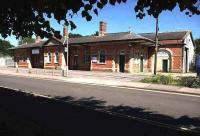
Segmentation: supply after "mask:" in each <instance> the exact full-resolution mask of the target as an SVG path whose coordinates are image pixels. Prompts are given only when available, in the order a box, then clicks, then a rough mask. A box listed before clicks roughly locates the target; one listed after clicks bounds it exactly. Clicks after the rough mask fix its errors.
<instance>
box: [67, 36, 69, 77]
mask: <svg viewBox="0 0 200 136" xmlns="http://www.w3.org/2000/svg"><path fill="white" fill-rule="evenodd" d="M66 42H67V45H66V46H67V47H66V48H67V49H66V50H67V52H66V53H67V54H66V55H67V63H66V70H67V71H66V72H67V73H66V76H67V77H68V75H69V36H68V33H67V39H66Z"/></svg>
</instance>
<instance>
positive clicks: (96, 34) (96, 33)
mask: <svg viewBox="0 0 200 136" xmlns="http://www.w3.org/2000/svg"><path fill="white" fill-rule="evenodd" d="M98 35H99V32H98V31H96V32H95V33H94V34H91V36H98Z"/></svg>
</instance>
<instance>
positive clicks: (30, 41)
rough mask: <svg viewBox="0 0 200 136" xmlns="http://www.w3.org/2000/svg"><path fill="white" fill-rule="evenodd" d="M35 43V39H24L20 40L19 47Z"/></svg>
mask: <svg viewBox="0 0 200 136" xmlns="http://www.w3.org/2000/svg"><path fill="white" fill-rule="evenodd" d="M34 42H35V39H33V38H31V37H24V38H20V40H19V42H18V45H21V44H25V43H34Z"/></svg>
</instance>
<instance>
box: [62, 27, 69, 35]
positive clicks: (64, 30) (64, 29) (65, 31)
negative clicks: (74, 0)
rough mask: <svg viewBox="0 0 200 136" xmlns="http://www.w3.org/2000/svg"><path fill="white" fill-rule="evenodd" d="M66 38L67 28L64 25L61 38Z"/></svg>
mask: <svg viewBox="0 0 200 136" xmlns="http://www.w3.org/2000/svg"><path fill="white" fill-rule="evenodd" d="M67 36H68V27H67V26H66V25H64V27H63V37H67Z"/></svg>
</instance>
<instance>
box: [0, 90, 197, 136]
mask: <svg viewBox="0 0 200 136" xmlns="http://www.w3.org/2000/svg"><path fill="white" fill-rule="evenodd" d="M56 99H59V100H62V101H58V100H53V99H46V98H42V97H35V96H33V95H29V94H25V93H22V92H15V91H12V90H8V89H3V88H0V136H27V135H28V136H67V135H70V136H71V135H72V136H74V135H83V136H90V135H91V136H97V135H100V136H105V135H109V136H113V135H120V136H129V135H131V136H133V135H136V136H195V135H198V134H197V133H186V132H181V131H176V130H174V129H169V128H165V127H161V126H157V125H154V124H150V123H144V122H141V121H138V120H137V119H136V120H133V119H128V118H124V117H121V116H118V115H117V116H116V115H110V114H107V113H106V112H114V113H120V114H125V115H129V116H137V117H140V118H145V119H151V120H154V121H159V122H162V123H168V124H173V125H176V126H191V125H194V126H200V119H199V118H189V117H187V116H184V117H181V118H179V119H174V118H172V117H169V116H165V115H160V114H155V113H152V112H147V111H145V110H144V109H142V108H132V107H128V106H123V105H121V106H105V103H106V102H105V101H102V100H95V98H83V99H79V100H75V99H74V98H73V97H70V96H67V97H62V98H60V97H57V98H56ZM94 109H95V110H94ZM97 110H100V111H105V112H99V111H97Z"/></svg>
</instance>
